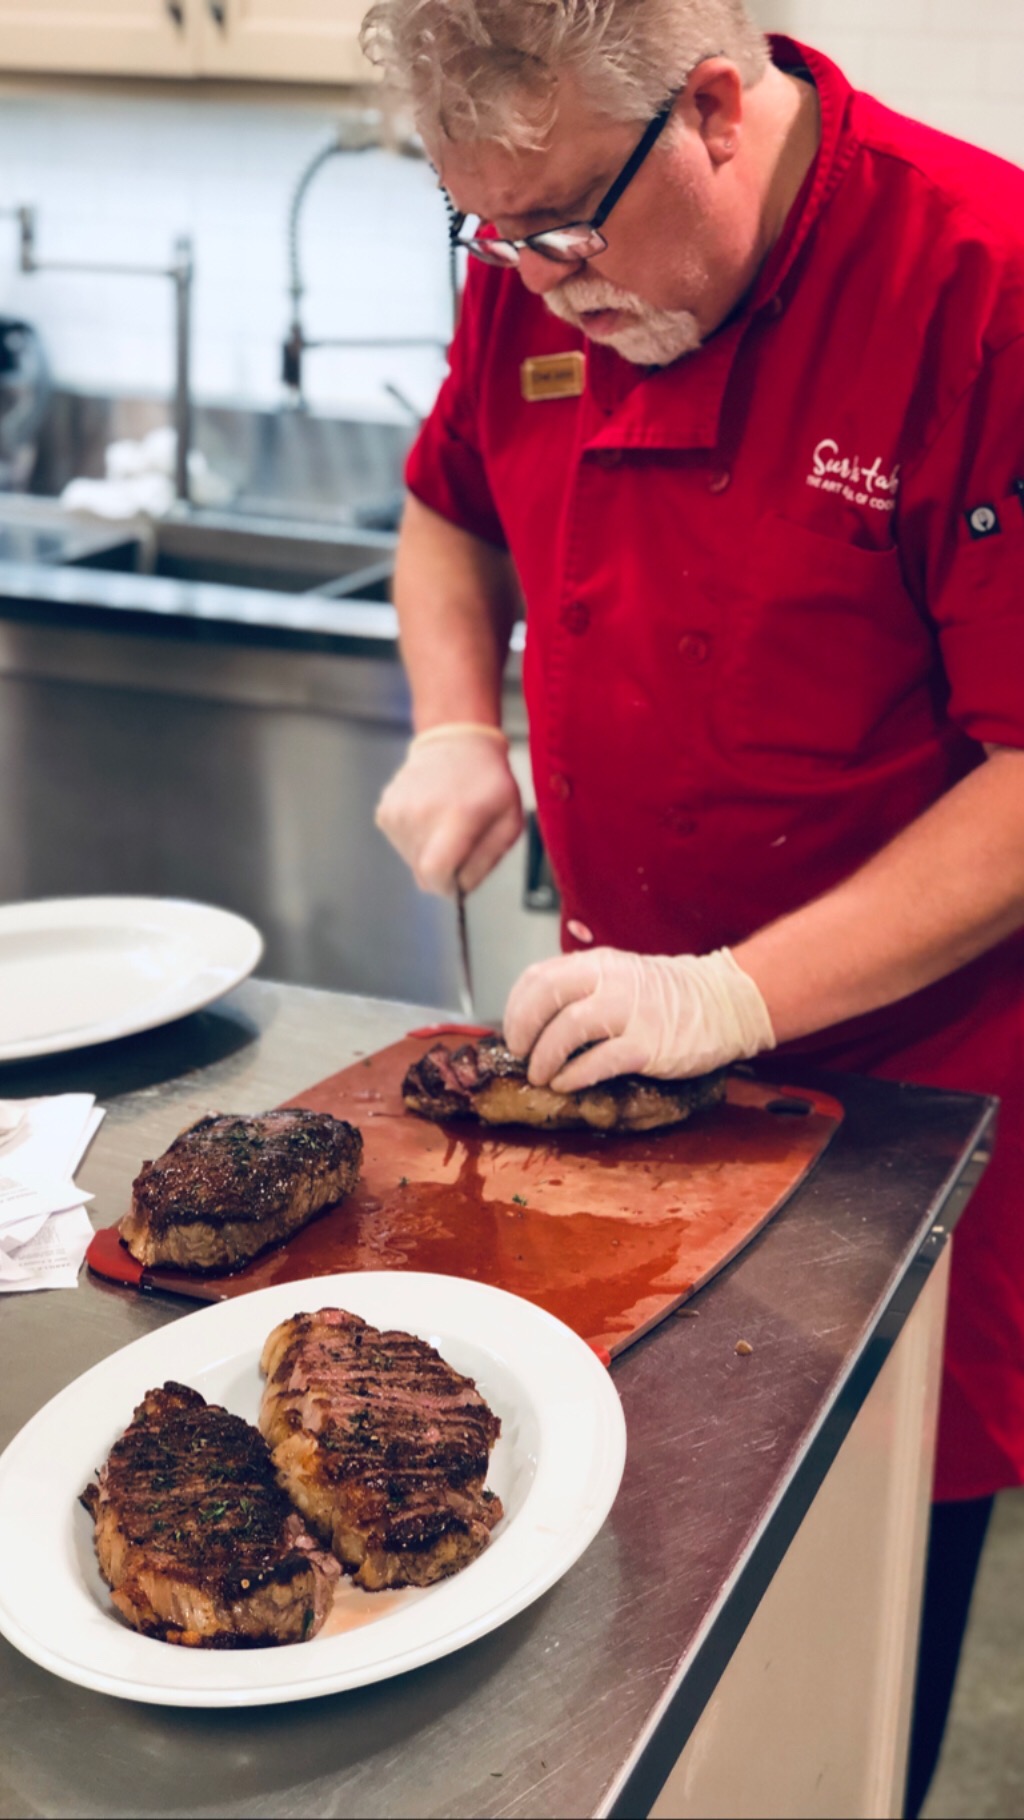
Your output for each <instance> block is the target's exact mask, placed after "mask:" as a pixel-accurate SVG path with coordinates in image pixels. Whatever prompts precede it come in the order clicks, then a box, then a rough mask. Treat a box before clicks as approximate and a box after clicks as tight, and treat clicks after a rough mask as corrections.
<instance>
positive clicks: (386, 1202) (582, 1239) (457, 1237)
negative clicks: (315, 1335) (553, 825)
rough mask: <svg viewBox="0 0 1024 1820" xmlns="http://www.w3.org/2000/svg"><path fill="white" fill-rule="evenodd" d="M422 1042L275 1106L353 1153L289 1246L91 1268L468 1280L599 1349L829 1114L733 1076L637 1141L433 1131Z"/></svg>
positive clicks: (752, 1225)
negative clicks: (303, 1109) (719, 1091)
mask: <svg viewBox="0 0 1024 1820" xmlns="http://www.w3.org/2000/svg"><path fill="white" fill-rule="evenodd" d="M436 1035H437V1032H436V1031H428V1032H417V1033H414V1034H412V1035H410V1036H408V1037H406V1038H405V1039H404V1040H403V1041H402V1042H399V1043H393V1044H391V1046H390V1047H389V1048H387V1049H381V1050H378V1051H377V1052H376V1053H375V1054H373V1055H368V1056H365V1057H364V1058H363V1059H362V1060H361V1061H359V1062H356V1063H354V1064H353V1065H352V1066H351V1067H348V1068H344V1069H342V1070H341V1072H340V1073H339V1074H336V1075H332V1076H331V1077H330V1078H329V1079H328V1080H325V1081H321V1082H320V1083H319V1084H318V1085H317V1086H315V1087H311V1088H308V1089H307V1090H306V1091H305V1092H303V1093H298V1094H296V1095H295V1096H294V1098H293V1099H292V1100H290V1101H289V1102H288V1103H289V1104H290V1105H294V1106H308V1107H310V1108H312V1109H313V1110H315V1111H318V1112H331V1113H333V1114H335V1116H336V1117H338V1118H346V1119H349V1120H351V1122H352V1123H353V1124H355V1125H358V1126H359V1127H360V1129H361V1131H362V1133H363V1142H364V1150H363V1168H362V1177H361V1180H360V1182H359V1185H358V1187H357V1188H356V1190H355V1191H354V1193H353V1194H351V1195H349V1196H348V1198H347V1199H346V1200H345V1201H344V1202H342V1203H341V1204H340V1205H339V1206H338V1207H337V1208H335V1209H333V1210H332V1211H330V1212H328V1213H326V1214H324V1215H323V1216H321V1217H320V1218H318V1219H316V1220H314V1221H312V1223H311V1224H310V1225H308V1226H306V1227H304V1228H303V1229H302V1230H301V1231H300V1232H297V1233H295V1234H294V1235H293V1237H292V1238H291V1239H289V1240H288V1241H287V1243H286V1244H283V1245H280V1246H277V1247H275V1248H274V1249H272V1250H269V1251H267V1252H264V1253H263V1254H262V1256H260V1257H258V1258H255V1259H254V1260H253V1262H252V1263H251V1264H249V1265H247V1266H246V1267H245V1268H244V1269H242V1270H238V1271H236V1272H234V1273H233V1274H231V1275H221V1276H213V1275H211V1276H203V1277H197V1276H190V1275H188V1274H187V1273H186V1272H183V1271H180V1270H172V1269H163V1268H156V1269H143V1267H142V1265H140V1264H138V1263H137V1262H136V1260H135V1259H134V1258H133V1257H132V1256H131V1254H130V1252H129V1251H128V1250H127V1248H126V1247H125V1246H124V1245H122V1244H121V1242H120V1239H119V1237H118V1233H117V1228H116V1227H111V1228H109V1229H108V1230H106V1231H103V1232H99V1233H97V1235H96V1238H95V1239H94V1240H93V1243H92V1245H91V1246H90V1248H89V1252H88V1263H89V1265H90V1267H91V1268H92V1269H93V1270H94V1271H96V1272H97V1274H99V1275H101V1276H106V1277H110V1278H112V1279H113V1280H114V1281H116V1282H123V1283H131V1284H134V1285H135V1286H136V1287H137V1288H140V1289H160V1290H164V1291H167V1292H170V1293H171V1294H175V1295H184V1296H189V1297H192V1298H195V1299H198V1300H200V1301H218V1300H220V1299H221V1298H224V1297H234V1296H239V1295H245V1294H247V1293H248V1292H249V1291H250V1290H253V1289H262V1288H265V1287H267V1286H268V1285H270V1284H275V1283H282V1282H287V1281H289V1280H292V1279H295V1278H301V1277H314V1276H320V1275H332V1274H334V1273H335V1272H339V1271H363V1270H371V1271H377V1270H389V1269H390V1270H426V1271H431V1272H440V1273H442V1274H444V1275H452V1276H465V1277H472V1278H475V1279H476V1280H478V1281H480V1282H486V1283H493V1284H496V1285H497V1286H498V1287H500V1288H502V1289H508V1290H511V1291H513V1293H514V1294H516V1295H520V1296H524V1297H525V1298H526V1299H527V1300H528V1301H532V1302H536V1303H538V1304H539V1305H540V1306H541V1307H542V1308H546V1309H547V1310H548V1311H549V1312H550V1313H551V1314H554V1315H556V1316H557V1317H558V1318H559V1319H560V1320H562V1321H564V1322H565V1323H566V1324H567V1326H569V1327H571V1328H573V1330H574V1332H576V1333H578V1334H579V1335H580V1336H581V1338H583V1339H585V1340H588V1341H589V1342H590V1343H591V1344H592V1345H594V1346H596V1347H597V1348H598V1349H599V1350H600V1351H602V1352H605V1353H607V1354H611V1355H614V1354H616V1353H619V1352H622V1351H623V1350H624V1349H625V1348H626V1347H627V1346H629V1345H630V1344H631V1343H632V1342H633V1341H634V1340H636V1339H638V1338H639V1337H640V1335H641V1334H643V1333H646V1332H648V1331H649V1329H650V1328H652V1327H654V1326H656V1324H657V1323H658V1322H659V1321H661V1320H663V1319H664V1317H665V1316H666V1315H668V1314H671V1313H672V1311H673V1309H675V1308H677V1307H678V1306H679V1305H680V1304H681V1303H682V1302H684V1301H685V1300H686V1298H687V1297H688V1296H690V1295H692V1294H693V1292H694V1290H696V1289H699V1288H700V1287H701V1286H702V1285H703V1284H704V1283H706V1282H708V1281H709V1279H710V1278H711V1277H712V1276H714V1275H715V1273H716V1271H718V1270H720V1269H721V1268H722V1266H723V1265H724V1264H727V1263H728V1262H729V1260H730V1259H731V1258H733V1257H735V1256H736V1254H737V1252H738V1251H740V1250H741V1249H742V1247H743V1246H744V1245H746V1244H747V1243H748V1242H749V1241H750V1240H751V1239H752V1238H753V1237H754V1236H755V1234H756V1233H758V1232H759V1231H760V1229H761V1227H762V1226H763V1225H764V1224H765V1223H766V1221H767V1220H769V1219H770V1218H771V1216H772V1214H773V1213H775V1212H777V1211H778V1209H779V1207H780V1206H782V1204H783V1202H784V1201H785V1200H786V1199H787V1198H788V1197H789V1195H790V1194H792V1192H793V1190H794V1189H795V1188H796V1187H797V1186H798V1185H799V1183H800V1182H801V1181H803V1179H804V1177H805V1176H806V1174H807V1172H808V1170H809V1169H810V1168H811V1167H812V1165H813V1164H814V1163H815V1162H816V1161H817V1159H818V1157H819V1156H820V1155H821V1153H822V1151H823V1150H824V1148H825V1146H826V1145H827V1144H828V1142H829V1140H830V1138H831V1137H832V1135H833V1133H834V1132H835V1131H836V1130H837V1128H838V1126H839V1124H840V1121H841V1120H842V1116H843V1113H842V1107H841V1106H840V1105H839V1103H838V1101H837V1100H834V1099H832V1098H831V1096H830V1095H828V1094H824V1093H818V1092H811V1091H806V1092H805V1091H804V1090H803V1089H802V1088H791V1087H777V1086H774V1085H769V1084H768V1083H766V1082H763V1081H758V1080H756V1079H753V1078H751V1077H749V1076H747V1075H743V1074H734V1075H731V1076H730V1078H729V1082H728V1088H727V1095H726V1100H725V1102H724V1104H722V1105H720V1106H716V1107H714V1108H712V1109H711V1110H710V1111H708V1112H707V1113H706V1114H701V1115H698V1116H697V1117H696V1118H695V1119H694V1120H693V1121H692V1122H691V1123H686V1124H682V1125H677V1126H674V1127H670V1128H668V1129H666V1130H663V1131H656V1132H650V1133H647V1134H640V1133H631V1134H622V1135H615V1136H605V1135H601V1134H595V1133H593V1132H571V1131H570V1132H566V1131H560V1132H548V1133H542V1132H537V1131H532V1130H530V1129H528V1128H526V1127H512V1126H509V1127H505V1128H502V1129H500V1130H492V1131H487V1130H486V1129H485V1128H483V1127H479V1126H473V1125H471V1124H468V1123H456V1122H453V1123H450V1124H448V1125H445V1126H442V1125H436V1124H434V1123H432V1122H431V1121H429V1120H425V1119H420V1118H417V1117H416V1116H415V1115H414V1114H412V1113H408V1112H406V1111H405V1109H404V1107H403V1105H402V1098H401V1084H402V1080H403V1077H404V1075H405V1072H406V1069H407V1068H408V1067H409V1065H410V1063H411V1062H413V1061H416V1060H418V1059H419V1058H420V1056H422V1055H423V1053H424V1051H425V1050H426V1049H427V1048H428V1047H429V1046H430V1044H431V1042H432V1041H434V1040H436ZM225 1110H231V1108H225ZM175 1135H176V1128H175V1129H170V1128H169V1129H168V1132H167V1141H168V1143H169V1142H170V1141H171V1139H172V1138H173V1137H174V1136H175ZM139 1161H140V1164H141V1161H142V1159H141V1157H140V1159H139ZM121 1211H122V1210H121V1209H119V1210H118V1212H119V1213H120V1212H121ZM736 1338H737V1340H739V1339H741V1338H742V1335H740V1334H737V1335H736Z"/></svg>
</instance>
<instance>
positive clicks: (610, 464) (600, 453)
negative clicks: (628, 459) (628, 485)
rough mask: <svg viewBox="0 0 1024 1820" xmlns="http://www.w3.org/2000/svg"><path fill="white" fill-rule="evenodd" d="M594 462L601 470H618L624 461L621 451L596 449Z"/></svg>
mask: <svg viewBox="0 0 1024 1820" xmlns="http://www.w3.org/2000/svg"><path fill="white" fill-rule="evenodd" d="M594 460H595V461H596V462H597V465H598V467H599V468H617V467H618V465H619V463H620V461H621V460H622V450H621V449H595V450H594Z"/></svg>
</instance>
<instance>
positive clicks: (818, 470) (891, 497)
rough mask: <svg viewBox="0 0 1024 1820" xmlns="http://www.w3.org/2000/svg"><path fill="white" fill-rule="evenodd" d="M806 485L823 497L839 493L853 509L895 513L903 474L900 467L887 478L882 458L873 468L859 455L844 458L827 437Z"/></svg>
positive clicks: (822, 443) (873, 463)
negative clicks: (861, 508) (858, 507)
mask: <svg viewBox="0 0 1024 1820" xmlns="http://www.w3.org/2000/svg"><path fill="white" fill-rule="evenodd" d="M807 485H808V486H809V487H817V488H819V489H820V491H821V492H822V493H838V494H839V495H840V497H841V498H843V499H845V500H846V501H847V502H848V503H849V504H850V505H852V506H867V507H868V509H869V510H870V511H872V512H892V511H893V510H894V509H895V506H896V495H897V493H898V492H899V490H900V470H899V467H898V466H897V467H895V468H893V470H892V472H891V474H887V473H886V472H885V469H884V467H883V464H882V457H881V456H880V455H876V456H875V459H874V461H872V462H871V463H870V465H869V464H868V463H867V462H864V461H862V460H861V458H860V456H859V455H844V454H843V453H842V451H841V450H840V447H839V444H838V443H837V442H835V441H834V440H833V439H832V437H831V436H826V437H825V438H824V439H823V440H822V441H821V442H819V444H818V446H817V448H816V449H815V451H814V455H813V457H812V461H811V471H810V473H809V474H808V476H807Z"/></svg>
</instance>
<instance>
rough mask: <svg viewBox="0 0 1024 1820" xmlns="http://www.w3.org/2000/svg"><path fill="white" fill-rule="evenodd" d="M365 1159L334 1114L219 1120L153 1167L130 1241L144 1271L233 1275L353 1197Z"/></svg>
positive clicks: (144, 1181) (129, 1221)
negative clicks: (161, 1268) (151, 1267)
mask: <svg viewBox="0 0 1024 1820" xmlns="http://www.w3.org/2000/svg"><path fill="white" fill-rule="evenodd" d="M362 1150H363V1140H362V1136H361V1134H360V1133H359V1132H358V1131H357V1130H356V1127H355V1126H354V1125H349V1124H347V1123H346V1122H345V1120H344V1119H335V1118H332V1117H331V1116H330V1114H329V1113H327V1112H308V1111H306V1110H305V1108H302V1107H298V1108H291V1109H289V1110H287V1111H283V1112H264V1113H261V1114H259V1115H256V1116H253V1117H251V1118H245V1117H235V1116H233V1115H231V1114H222V1115H217V1114H215V1113H209V1114H208V1115H207V1117H206V1118H202V1119H199V1121H198V1122H197V1123H196V1124H195V1125H190V1126H189V1127H188V1129H187V1130H186V1131H183V1132H182V1133H181V1135H180V1136H179V1137H176V1138H175V1140H174V1142H173V1144H172V1145H171V1146H170V1148H169V1149H168V1150H165V1151H164V1154H163V1156H160V1157H157V1159H156V1161H155V1162H146V1163H143V1165H142V1168H141V1170H140V1172H139V1174H138V1175H137V1176H136V1178H135V1181H134V1182H133V1183H132V1205H131V1212H130V1213H127V1214H126V1215H125V1217H124V1219H123V1220H122V1221H121V1224H120V1228H119V1230H120V1233H121V1237H122V1238H123V1239H124V1241H125V1244H126V1245H127V1246H128V1249H129V1251H130V1252H131V1253H132V1256H133V1257H136V1258H138V1259H139V1261H140V1263H143V1264H176V1265H178V1266H180V1267H181V1268H182V1269H183V1270H224V1269H231V1268H232V1267H233V1266H235V1265H237V1264H244V1263H245V1262H246V1261H247V1260H248V1259H249V1258H252V1257H255V1256H256V1253H257V1252H259V1251H262V1250H263V1248H264V1246H266V1245H271V1244H273V1243H274V1242H275V1240H278V1239H283V1238H287V1236H288V1234H289V1233H292V1232H295V1231H296V1230H297V1228H298V1227H300V1226H304V1225H305V1224H306V1222H307V1220H311V1219H312V1218H313V1216H314V1214H316V1213H319V1212H320V1210H321V1208H324V1207H329V1206H331V1205H332V1204H333V1203H334V1202H335V1201H340V1200H341V1199H342V1197H343V1196H344V1195H346V1194H348V1193H349V1191H350V1190H351V1189H352V1188H354V1186H355V1184H356V1181H357V1179H358V1176H359V1163H360V1159H361V1156H362Z"/></svg>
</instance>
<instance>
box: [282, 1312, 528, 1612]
mask: <svg viewBox="0 0 1024 1820" xmlns="http://www.w3.org/2000/svg"><path fill="white" fill-rule="evenodd" d="M261 1363H262V1368H263V1370H264V1371H265V1372H266V1374H267V1386H266V1389H265V1391H264V1393H263V1403H262V1407H261V1409H260V1418H259V1420H260V1427H261V1429H262V1430H263V1433H264V1434H265V1436H266V1438H267V1440H268V1442H269V1443H270V1446H271V1447H272V1448H273V1460H274V1465H275V1466H276V1468H277V1471H278V1476H279V1479H280V1482H281V1484H282V1485H283V1486H284V1488H285V1490H286V1491H287V1493H288V1495H289V1497H290V1498H291V1499H292V1501H293V1503H294V1504H296V1505H297V1506H298V1508H299V1509H300V1510H301V1511H302V1514H303V1516H304V1517H306V1518H307V1520H308V1522H309V1524H310V1527H311V1528H312V1529H313V1530H315V1531H316V1533H317V1534H318V1535H319V1536H321V1537H323V1538H324V1539H325V1540H327V1541H329V1542H330V1544H331V1546H332V1548H333V1549H334V1552H335V1554H336V1555H337V1556H338V1558H339V1560H340V1561H341V1562H342V1563H343V1564H344V1565H345V1566H346V1567H347V1568H349V1569H350V1570H351V1571H352V1572H353V1573H354V1575H355V1579H356V1583H357V1584H358V1585H359V1586H363V1587H365V1588H366V1589H367V1590H368V1591H370V1592H377V1591H379V1590H380V1589H381V1588H382V1587H386V1586H427V1585H429V1584H430V1583H431V1581H434V1580H440V1579H443V1578H445V1577H446V1576H447V1575H448V1574H453V1573H456V1572H457V1571H458V1569H459V1568H460V1567H464V1566H465V1565H466V1563H467V1562H468V1561H471V1560H472V1559H473V1558H474V1556H475V1555H478V1554H479V1553H480V1552H481V1550H482V1549H483V1548H485V1547H486V1546H487V1542H488V1539H489V1537H490V1533H491V1530H492V1529H493V1528H494V1525H495V1524H496V1523H497V1522H498V1521H499V1519H500V1517H501V1516H502V1508H501V1503H500V1500H499V1499H498V1498H497V1497H495V1495H494V1493H493V1492H489V1491H485V1490H484V1479H485V1477H486V1474H487V1463H488V1457H489V1455H490V1450H491V1448H492V1447H493V1445H494V1442H495V1441H496V1439H497V1437H498V1433H499V1431H500V1427H501V1424H500V1422H499V1421H498V1418H497V1417H496V1416H495V1415H493V1414H492V1412H491V1410H490V1409H488V1407H487V1404H486V1403H485V1402H484V1399H483V1397H482V1396H481V1395H480V1393H479V1391H478V1390H477V1388H476V1385H475V1384H474V1383H473V1380H472V1379H471V1378H464V1377H460V1375H459V1373H458V1372H457V1371H453V1370H452V1368H451V1366H450V1365H447V1364H446V1363H445V1361H444V1359H442V1358H441V1356H440V1354H439V1353H437V1352H435V1350H434V1348H433V1347H432V1346H428V1345H427V1344H426V1343H425V1341H423V1340H417V1339H414V1338H413V1336H412V1335H411V1334H407V1333H380V1332H378V1330H377V1328H375V1327H369V1326H367V1324H366V1322H365V1321H363V1320H360V1318H359V1316H358V1315H354V1314H346V1313H345V1312H344V1311H343V1310H342V1309H340V1308H324V1309H321V1311H320V1313H319V1314H298V1315H295V1316H294V1317H293V1318H292V1319H291V1320H290V1321H284V1322H282V1324H281V1326H280V1327H276V1328H275V1329H274V1332H273V1333H272V1334H271V1335H270V1337H269V1339H268V1340H267V1343H266V1346H265V1347H264V1349H263V1358H262V1361H261Z"/></svg>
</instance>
